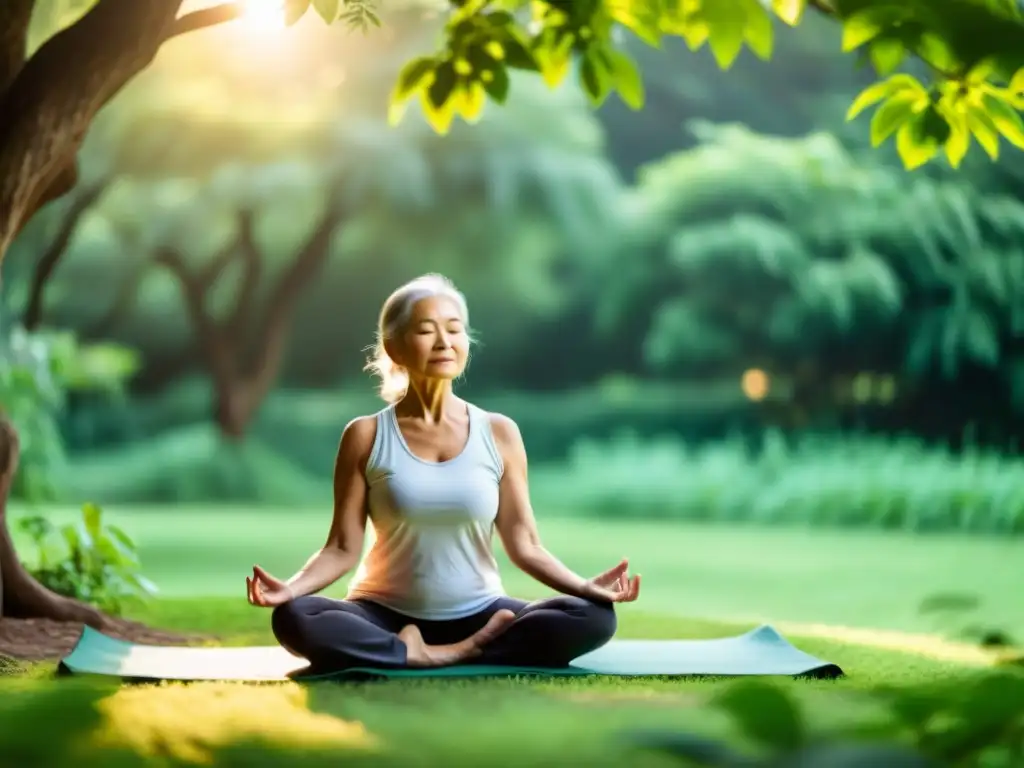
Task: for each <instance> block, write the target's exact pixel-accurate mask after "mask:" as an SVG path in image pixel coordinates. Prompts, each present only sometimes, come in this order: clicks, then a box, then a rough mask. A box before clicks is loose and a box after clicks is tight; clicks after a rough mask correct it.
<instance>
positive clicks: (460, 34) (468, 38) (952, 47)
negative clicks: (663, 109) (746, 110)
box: [392, 0, 1024, 169]
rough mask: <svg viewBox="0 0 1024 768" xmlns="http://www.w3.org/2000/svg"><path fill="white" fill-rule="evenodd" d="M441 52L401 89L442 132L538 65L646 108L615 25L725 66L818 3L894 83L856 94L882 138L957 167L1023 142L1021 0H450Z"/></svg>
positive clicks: (907, 153) (413, 70)
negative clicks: (913, 62) (707, 53)
mask: <svg viewBox="0 0 1024 768" xmlns="http://www.w3.org/2000/svg"><path fill="white" fill-rule="evenodd" d="M450 5H451V6H452V10H451V14H450V17H449V20H448V22H447V25H446V36H445V43H444V47H443V49H442V50H441V51H439V52H437V53H436V54H434V55H431V56H422V57H418V58H416V59H414V60H412V61H410V62H409V63H408V64H407V65H406V67H405V69H404V70H403V72H402V75H401V77H400V78H399V80H398V82H397V84H396V86H395V89H394V92H393V95H392V98H393V100H394V101H395V102H396V103H402V102H404V101H406V100H408V99H410V98H412V97H413V96H419V97H420V101H421V103H422V104H423V105H424V109H425V110H426V111H427V114H428V115H429V117H430V120H431V123H432V125H434V127H435V128H436V129H437V130H439V131H445V130H446V129H447V127H448V125H449V124H450V123H451V121H452V119H453V118H454V116H456V115H461V116H462V117H463V118H465V119H467V120H475V119H476V118H478V117H479V115H480V113H481V111H482V109H483V106H484V103H485V102H486V101H487V99H488V98H490V99H491V100H492V101H494V102H497V103H504V102H505V100H506V99H507V98H508V95H509V91H510V80H509V76H508V75H509V72H510V71H512V70H524V71H530V72H534V73H538V74H540V75H541V76H542V77H543V78H544V80H545V81H546V82H547V83H548V84H549V85H551V86H556V85H558V84H559V83H561V82H563V81H564V80H565V79H566V78H567V76H568V75H569V73H570V72H573V71H575V73H576V78H577V79H578V81H579V83H580V84H581V85H582V88H583V90H584V91H585V92H586V93H587V94H588V96H589V97H590V98H591V100H592V101H593V103H595V104H601V103H602V102H604V100H605V99H606V98H607V96H608V95H609V94H610V93H611V92H617V93H618V94H619V96H620V97H621V98H622V99H623V101H625V102H626V103H627V104H629V105H630V106H632V107H634V108H639V107H640V106H641V105H642V104H643V100H644V87H643V81H642V78H641V75H640V72H639V70H638V68H637V66H636V63H635V61H634V60H633V59H632V58H631V57H630V56H629V55H628V54H626V52H625V50H624V48H623V45H622V43H621V36H619V35H617V32H618V31H619V30H621V29H625V30H628V31H629V32H630V33H632V35H633V36H635V37H637V38H639V39H641V40H643V41H644V42H646V43H648V44H649V45H651V46H654V47H658V46H660V45H661V43H662V40H663V39H664V38H665V37H681V38H683V39H685V40H686V42H687V44H688V45H689V46H690V47H691V49H693V50H697V49H700V48H702V47H703V46H705V45H707V46H709V47H710V49H711V51H712V53H713V54H714V57H715V59H716V60H717V62H718V64H719V66H721V67H722V68H723V69H727V68H729V67H731V66H732V64H733V63H734V62H735V61H736V59H737V57H738V56H739V54H740V52H741V51H742V50H743V49H744V47H747V48H749V49H750V50H751V51H752V52H753V53H754V54H755V55H756V56H758V57H759V58H762V59H766V60H767V59H770V58H771V56H772V48H773V38H774V22H775V20H776V19H780V20H782V21H784V22H785V23H787V24H790V25H797V24H799V23H800V22H801V20H802V19H803V16H804V13H805V10H806V9H807V7H808V5H813V6H814V8H816V9H817V10H821V11H824V12H826V13H828V14H829V15H832V16H834V17H835V18H836V19H837V20H838V21H839V22H840V23H841V24H842V25H843V39H842V47H843V50H844V51H847V52H851V51H858V52H864V53H866V55H867V56H868V57H869V58H870V61H871V63H872V64H873V65H874V67H875V69H876V70H877V71H878V73H879V75H880V76H883V77H887V79H885V80H882V81H880V82H879V83H877V84H876V85H873V86H871V87H870V88H869V89H867V90H865V91H864V92H863V93H862V94H861V95H860V96H859V97H858V98H857V100H856V101H855V102H854V104H853V105H852V107H851V109H850V113H849V117H850V118H851V119H852V118H853V117H855V116H856V115H857V114H859V113H860V111H862V110H863V109H864V108H865V107H867V106H870V105H872V104H875V103H878V102H883V103H882V106H881V107H879V109H878V111H877V112H876V113H875V117H874V118H873V120H872V126H871V134H872V141H873V142H874V143H875V144H879V143H881V142H882V141H883V140H885V139H886V138H888V137H889V136H891V135H892V134H894V133H895V135H896V146H897V149H898V150H899V153H900V156H901V157H902V158H903V161H904V164H905V166H906V167H907V168H911V169H912V168H917V167H919V166H920V165H922V164H924V163H925V162H927V161H929V160H930V159H932V158H933V157H935V156H936V155H937V154H938V152H939V150H940V149H943V148H944V149H945V153H946V156H947V158H948V159H949V161H950V162H951V163H952V164H954V165H958V164H959V163H960V161H961V160H962V159H963V157H964V155H965V154H966V152H967V150H968V146H969V144H970V142H971V140H972V138H973V139H975V140H977V141H978V143H979V144H980V145H981V146H982V147H984V148H985V151H986V152H988V153H989V154H990V155H991V156H993V157H995V156H997V155H998V145H999V141H1000V139H1001V138H1002V139H1005V140H1007V141H1009V142H1010V143H1011V144H1013V145H1015V146H1017V147H1024V120H1022V119H1021V116H1020V113H1019V110H1020V109H1021V108H1022V107H1024V17H1022V15H1021V9H1020V8H1019V6H1018V4H1017V3H1016V2H1012V0H957V1H956V2H947V3H943V4H942V6H941V8H937V7H936V6H935V4H934V3H931V2H928V0H835V1H834V2H829V1H828V0H825V1H823V2H815V3H809V2H808V0H774V1H773V2H772V3H760V2H758V1H757V0H728V2H722V1H721V0H715V1H714V2H712V0H683V1H682V2H677V1H676V0H671V1H668V0H656V1H655V2H646V1H643V0H625V1H623V2H614V3H611V2H603V1H602V0H581V2H575V3H573V4H572V6H571V9H566V8H564V7H563V6H561V5H559V4H558V3H555V2H551V1H549V0H542V1H541V2H527V0H499V1H495V2H492V1H490V0H451V3H450ZM908 55H909V56H914V57H916V58H918V59H920V60H922V61H924V62H925V63H926V65H927V66H928V68H929V70H930V73H931V84H930V85H929V84H925V83H922V82H921V80H920V79H919V78H918V76H917V75H916V74H914V73H911V72H899V73H896V74H892V73H893V72H894V70H896V69H897V68H898V67H900V65H901V64H903V63H904V60H905V59H906V58H907V57H908Z"/></svg>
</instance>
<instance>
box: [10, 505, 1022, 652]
mask: <svg viewBox="0 0 1024 768" xmlns="http://www.w3.org/2000/svg"><path fill="white" fill-rule="evenodd" d="M14 514H15V515H17V514H18V512H17V510H15V511H14ZM76 514H77V513H76V512H75V511H74V510H70V509H61V510H55V511H53V512H52V513H51V516H52V519H54V521H65V520H71V519H73V518H74V517H75V515H76ZM538 515H539V518H540V526H541V532H542V534H543V537H544V539H545V542H546V543H547V545H548V546H549V548H550V549H551V550H552V551H553V552H555V553H556V554H557V555H559V556H560V557H562V558H563V559H564V560H565V561H566V562H567V563H568V564H569V565H570V566H571V567H573V568H574V569H576V570H578V571H579V572H581V573H597V572H599V571H601V570H603V569H605V568H607V567H608V566H610V565H612V564H614V563H615V562H617V561H618V559H619V558H621V557H623V556H628V557H629V558H630V559H631V561H632V567H633V569H634V570H635V571H637V572H639V573H641V574H643V576H644V587H643V589H644V593H643V598H642V602H641V605H642V606H643V607H644V610H646V611H650V612H651V613H655V614H660V615H666V616H678V617H694V616H701V617H707V618H713V619H718V620H722V621H734V622H735V621H757V620H766V619H771V620H772V621H788V622H795V623H800V624H825V625H830V626H836V625H837V626H843V627H854V628H864V629H884V630H891V631H900V632H911V633H934V632H936V631H937V630H940V629H944V627H942V626H941V625H940V624H939V623H938V622H937V621H936V619H935V617H931V616H925V615H921V613H920V612H919V610H918V608H919V605H920V603H921V601H922V600H924V599H925V598H926V597H928V596H930V595H933V594H936V593H950V592H957V593H968V594H973V595H976V596H978V597H979V598H980V599H981V600H982V605H981V607H980V609H979V610H978V612H977V615H976V616H972V617H971V620H972V621H977V622H982V623H985V624H993V625H996V626H999V627H1001V628H1003V629H1004V630H1005V631H1007V632H1009V633H1010V634H1011V635H1017V636H1019V637H1021V638H1024V595H1022V593H1021V590H1020V588H1019V583H1020V565H1019V564H1020V563H1021V562H1024V540H1021V539H1014V538H1005V537H985V536H980V535H979V536H963V535H957V534H947V533H942V534H939V533H936V534H928V535H924V536H922V535H915V534H912V533H904V532H896V531H889V532H880V531H871V530H830V529H807V528H796V527H789V528H784V527H762V526H754V525H750V526H744V525H704V524H694V523H681V522H640V521H628V520H619V521H611V520H601V521H588V520H581V519H568V518H564V517H550V516H549V515H548V514H545V513H544V512H543V511H541V512H539V513H538ZM105 516H106V517H107V520H108V522H114V523H117V524H118V525H121V526H122V527H123V528H124V529H125V530H127V532H128V533H129V534H130V535H131V536H132V537H134V538H135V540H136V541H137V542H138V544H139V547H140V550H141V555H142V562H143V565H144V568H145V572H146V575H147V576H148V577H149V578H151V579H152V580H154V581H155V582H156V583H157V585H158V586H159V587H160V589H161V594H162V595H163V596H165V597H228V596H238V597H239V598H241V597H242V596H243V595H244V578H245V575H246V574H247V573H249V572H250V570H251V568H252V565H253V563H259V564H261V565H263V566H264V567H266V568H267V569H268V570H270V571H271V573H275V574H278V575H280V576H286V575H290V574H291V573H293V572H294V571H295V570H296V569H297V568H298V567H299V566H300V565H301V564H302V563H303V562H304V561H305V560H306V558H308V557H309V555H310V554H311V553H312V552H313V550H314V549H315V548H316V547H318V546H320V544H321V543H322V541H323V538H324V536H325V535H326V532H327V527H328V524H329V516H330V512H329V506H327V505H326V504H325V505H324V507H323V509H320V510H314V509H308V508H306V509H299V508H292V509H288V508H277V509H268V508H264V509H242V508H229V507H210V506H174V507H150V508H146V507H110V508H108V509H106V510H105ZM499 549H500V548H499ZM23 551H27V550H23ZM503 572H504V574H505V575H506V586H507V588H508V589H509V590H510V591H511V592H514V593H518V594H522V595H523V596H524V597H539V596H542V595H543V594H545V593H544V592H543V591H542V590H541V589H540V588H538V587H537V586H536V585H534V584H533V583H532V582H531V581H530V580H529V579H528V578H527V577H525V576H523V575H521V574H520V573H519V572H518V571H516V570H515V569H514V568H512V567H511V566H509V564H508V563H507V561H504V562H503ZM880 585H881V586H880ZM342 591H343V585H339V587H338V588H336V589H334V590H332V591H331V593H330V594H340V593H341V592H342Z"/></svg>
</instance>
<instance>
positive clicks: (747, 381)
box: [740, 368, 770, 400]
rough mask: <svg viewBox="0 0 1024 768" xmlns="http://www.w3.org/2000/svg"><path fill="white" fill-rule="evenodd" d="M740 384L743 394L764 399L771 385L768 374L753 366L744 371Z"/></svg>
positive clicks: (754, 398)
mask: <svg viewBox="0 0 1024 768" xmlns="http://www.w3.org/2000/svg"><path fill="white" fill-rule="evenodd" d="M740 386H741V387H742V388H743V394H744V395H746V396H747V397H748V398H750V399H751V400H764V399H765V398H766V397H767V396H768V390H769V387H770V381H769V378H768V374H767V373H765V372H764V371H762V370H760V369H758V368H751V369H750V370H748V371H745V372H744V373H743V378H742V379H740Z"/></svg>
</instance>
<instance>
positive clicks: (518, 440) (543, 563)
mask: <svg viewBox="0 0 1024 768" xmlns="http://www.w3.org/2000/svg"><path fill="white" fill-rule="evenodd" d="M491 427H492V432H493V434H494V441H495V443H496V444H497V447H498V451H499V452H500V453H501V457H502V461H503V463H504V467H505V471H504V474H503V475H502V478H501V485H500V486H499V503H498V517H497V521H496V527H497V529H498V535H499V536H500V537H501V543H502V545H503V546H504V547H505V552H506V553H507V554H508V557H509V560H511V561H512V564H513V565H515V566H516V567H517V568H519V569H520V570H521V571H523V572H524V573H526V574H527V575H528V576H531V577H533V578H534V579H536V580H537V581H539V582H540V583H541V584H543V585H545V586H546V587H550V588H551V589H554V590H556V591H558V592H561V593H563V594H566V595H574V596H576V597H583V598H587V599H590V600H606V601H610V602H625V601H630V600H635V599H636V597H637V594H638V592H639V588H640V582H639V577H633V578H632V579H630V578H629V576H628V573H627V567H628V563H627V562H626V561H625V560H623V561H622V562H621V563H619V564H618V565H617V566H615V567H614V568H611V569H609V570H608V571H606V572H605V573H602V574H601V575H600V576H597V577H595V578H592V579H585V578H583V577H582V576H580V575H578V574H577V573H575V572H573V571H572V570H571V569H569V568H568V567H566V566H565V565H564V564H563V563H562V562H561V561H560V560H559V559H558V558H557V557H555V556H554V555H553V554H551V553H550V552H549V551H548V550H547V549H545V548H544V545H543V544H542V543H541V540H540V533H539V532H538V530H537V521H536V518H535V517H534V514H533V506H532V505H531V503H530V489H529V480H528V478H527V458H526V447H525V445H524V444H523V437H522V435H521V434H520V432H519V427H518V426H517V425H516V423H515V422H514V421H512V419H509V418H508V417H506V416H501V415H499V414H491Z"/></svg>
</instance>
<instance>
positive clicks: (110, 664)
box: [60, 625, 843, 681]
mask: <svg viewBox="0 0 1024 768" xmlns="http://www.w3.org/2000/svg"><path fill="white" fill-rule="evenodd" d="M60 671H61V672H63V673H65V674H91V675H104V676H109V677H118V678H122V679H136V680H189V681H198V680H252V681H268V680H324V679H333V680H346V679H347V680H352V679H366V678H368V677H369V678H408V677H417V678H431V677H495V676H501V677H511V676H521V675H543V676H582V675H615V676H620V677H647V676H655V677H691V676H742V675H757V676H761V675H785V676H813V677H838V676H840V675H842V674H843V671H842V670H841V669H840V668H839V667H838V666H837V665H836V664H834V663H832V662H830V661H825V660H823V659H818V658H815V657H814V656H811V655H810V654H808V653H805V652H803V651H801V650H800V649H799V648H796V647H795V646H793V645H792V644H791V643H789V642H788V641H787V640H786V639H785V638H784V637H783V636H782V635H780V634H779V633H778V632H777V631H776V630H775V629H774V628H773V627H771V626H768V625H763V626H760V627H757V628H756V629H753V630H751V631H750V632H747V633H745V634H742V635H737V636H735V637H724V638H718V639H713V640H612V641H611V642H610V643H608V644H607V645H605V646H604V647H603V648H599V649H598V650H596V651H594V652H592V653H588V654H586V655H584V656H580V657H579V658H578V659H576V660H575V661H573V663H572V664H571V665H570V666H569V667H566V668H561V669H537V668H532V667H487V666H482V665H474V664H463V665H457V666H451V667H439V668H433V669H374V668H355V669H346V670H344V671H341V672H335V673H331V674H312V673H310V672H309V670H308V667H307V663H306V662H305V661H304V660H302V659H298V658H296V657H294V656H292V655H291V654H289V653H288V652H287V651H285V650H284V649H282V648H280V647H278V646H266V647H251V648H193V647H180V646H156V645H139V644H136V643H129V642H126V641H124V640H118V639H116V638H113V637H108V636H107V635H104V634H102V633H100V632H97V631H95V630H93V629H90V628H88V627H86V628H85V630H84V631H83V632H82V636H81V638H79V640H78V643H77V645H75V647H74V649H72V651H71V653H70V654H68V655H67V656H66V657H65V658H64V659H62V660H61V662H60Z"/></svg>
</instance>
